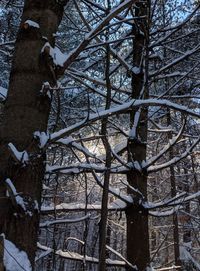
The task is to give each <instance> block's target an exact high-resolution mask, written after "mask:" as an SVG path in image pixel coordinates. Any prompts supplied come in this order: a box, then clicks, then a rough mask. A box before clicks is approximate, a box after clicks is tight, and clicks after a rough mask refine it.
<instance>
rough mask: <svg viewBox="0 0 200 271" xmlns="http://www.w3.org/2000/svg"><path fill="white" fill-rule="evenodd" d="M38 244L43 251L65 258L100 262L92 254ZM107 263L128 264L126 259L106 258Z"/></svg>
mask: <svg viewBox="0 0 200 271" xmlns="http://www.w3.org/2000/svg"><path fill="white" fill-rule="evenodd" d="M37 246H38V248H39V249H41V250H43V251H47V252H48V254H49V253H52V252H54V253H55V254H56V255H57V256H60V257H61V258H64V259H70V260H74V261H81V262H89V263H93V264H98V263H99V260H98V259H97V258H94V257H90V256H87V255H86V256H84V255H81V254H79V253H76V252H71V251H63V250H61V249H59V250H57V251H54V250H53V249H52V248H49V247H46V246H43V245H41V244H40V243H38V245H37ZM39 257H40V256H39ZM106 265H108V266H119V267H120V266H121V267H123V266H126V262H125V261H118V260H112V259H106Z"/></svg>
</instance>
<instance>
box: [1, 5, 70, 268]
mask: <svg viewBox="0 0 200 271" xmlns="http://www.w3.org/2000/svg"><path fill="white" fill-rule="evenodd" d="M62 2H66V1H62ZM63 5H64V3H63V4H62V5H61V4H58V3H57V1H55V0H45V1H43V0H26V1H25V6H24V10H23V15H22V20H21V25H20V29H19V32H18V35H17V40H16V45H15V53H14V59H13V64H12V69H11V75H10V84H9V91H8V98H7V101H6V104H5V109H4V120H3V123H2V126H1V128H0V218H1V219H0V232H3V233H4V234H5V235H6V238H7V239H9V240H11V241H12V242H13V243H15V244H16V246H17V247H18V248H20V249H22V250H24V251H26V252H27V254H28V257H29V259H30V261H31V264H32V265H34V257H35V251H36V241H37V233H38V223H39V212H38V210H37V208H36V207H37V206H36V205H37V204H36V202H37V203H38V204H39V206H40V201H41V191H42V179H43V176H44V159H45V154H44V153H42V151H41V150H40V149H39V147H38V144H37V142H36V140H34V138H33V133H34V132H35V131H46V129H47V123H48V116H49V111H50V98H49V97H48V96H47V95H45V94H44V95H42V94H41V93H40V90H41V89H42V85H43V83H44V82H46V81H48V82H49V83H50V84H51V85H52V84H54V83H55V78H54V76H53V75H52V71H51V69H50V62H51V61H52V59H51V58H48V56H46V58H45V56H42V55H41V49H42V47H43V46H44V44H45V43H46V42H47V40H48V42H49V43H50V44H51V45H52V46H54V37H53V33H56V31H57V29H58V26H59V23H60V21H61V18H62V13H63ZM26 20H32V21H34V22H36V23H38V24H39V26H40V28H36V27H32V26H31V25H25V24H24V22H25V21H26ZM44 37H46V38H44ZM9 142H11V143H13V144H14V145H15V147H16V148H17V149H18V150H19V151H23V150H26V151H27V152H28V153H29V156H30V161H29V163H28V165H26V166H22V165H21V164H20V163H16V161H15V159H13V157H12V155H11V152H10V151H9V149H8V143H9ZM7 178H10V179H11V180H12V182H13V184H14V185H15V188H16V190H17V192H18V193H20V195H21V197H23V198H24V202H25V203H26V205H27V209H28V211H30V212H32V215H30V213H25V212H23V211H22V210H20V208H18V207H19V206H14V205H13V200H11V198H9V197H6V186H5V180H6V179H7Z"/></svg>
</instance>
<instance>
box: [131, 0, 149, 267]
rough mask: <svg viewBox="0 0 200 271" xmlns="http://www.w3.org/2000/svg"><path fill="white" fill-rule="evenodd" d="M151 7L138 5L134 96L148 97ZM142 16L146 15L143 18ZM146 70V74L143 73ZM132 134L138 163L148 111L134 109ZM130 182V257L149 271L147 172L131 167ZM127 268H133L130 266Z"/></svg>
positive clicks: (143, 154) (141, 157) (143, 157)
mask: <svg viewBox="0 0 200 271" xmlns="http://www.w3.org/2000/svg"><path fill="white" fill-rule="evenodd" d="M148 11H149V6H148V2H147V3H141V4H138V8H136V12H135V13H136V14H135V16H136V17H137V16H144V17H146V18H145V19H139V20H137V22H135V26H134V30H133V32H134V33H133V35H134V36H135V39H134V43H133V46H134V47H133V65H134V67H136V69H137V68H139V69H140V72H136V73H135V74H134V75H133V76H132V98H133V99H142V98H144V99H145V98H147V96H148V85H147V76H148V75H147V71H148V68H147V66H148V63H147V62H146V64H145V66H144V63H145V61H144V59H143V57H144V52H145V50H146V54H148V49H147V48H148V31H147V29H148V26H147V21H148V19H147V17H148ZM144 17H143V18H144ZM144 70H145V75H144ZM130 121H131V133H130V136H129V140H128V146H127V148H128V161H129V162H132V163H134V162H137V163H138V164H140V163H142V161H145V160H146V142H147V110H146V109H141V110H138V111H136V110H133V111H132V112H131V115H130ZM127 181H128V183H129V184H130V185H131V186H133V187H134V188H135V189H137V190H138V191H139V193H137V194H136V195H135V194H134V192H133V191H131V190H130V189H129V191H128V192H129V194H131V195H132V196H133V200H134V204H133V205H132V206H131V207H129V208H128V209H127V210H126V218H127V260H128V261H129V262H130V263H131V264H133V265H136V266H137V268H138V270H139V271H143V270H146V267H147V266H148V265H149V261H150V253H149V232H148V212H147V211H146V210H145V209H144V208H143V207H142V205H141V203H142V202H143V201H144V200H146V199H147V175H146V173H145V172H140V171H139V170H130V171H129V173H128V174H127ZM127 270H132V268H131V267H127Z"/></svg>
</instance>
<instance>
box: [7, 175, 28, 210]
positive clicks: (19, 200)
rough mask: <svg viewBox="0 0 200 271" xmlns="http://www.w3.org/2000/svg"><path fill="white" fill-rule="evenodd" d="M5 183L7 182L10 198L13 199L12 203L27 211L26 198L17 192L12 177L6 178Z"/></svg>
mask: <svg viewBox="0 0 200 271" xmlns="http://www.w3.org/2000/svg"><path fill="white" fill-rule="evenodd" d="M5 183H6V187H7V190H8V193H9V196H10V199H11V201H12V204H13V205H14V206H20V207H21V208H22V209H23V210H24V211H25V212H26V211H27V210H26V205H25V203H24V200H23V198H22V197H21V196H19V194H18V193H17V191H16V188H15V186H14V184H13V183H12V181H11V180H10V179H6V180H5Z"/></svg>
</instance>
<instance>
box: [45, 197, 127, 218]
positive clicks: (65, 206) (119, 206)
mask: <svg viewBox="0 0 200 271" xmlns="http://www.w3.org/2000/svg"><path fill="white" fill-rule="evenodd" d="M86 207H87V208H86ZM125 209H126V203H125V202H124V201H122V200H120V199H117V200H115V201H113V202H112V203H110V204H109V205H108V210H109V211H123V210H125ZM85 210H87V211H88V212H91V211H96V212H98V211H100V210H101V204H96V203H94V204H87V206H86V205H85V204H84V203H61V204H59V205H55V206H42V207H41V214H42V215H47V214H51V213H54V212H56V213H62V212H70V211H73V212H81V211H85Z"/></svg>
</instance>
